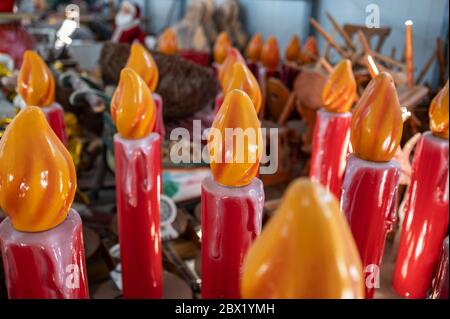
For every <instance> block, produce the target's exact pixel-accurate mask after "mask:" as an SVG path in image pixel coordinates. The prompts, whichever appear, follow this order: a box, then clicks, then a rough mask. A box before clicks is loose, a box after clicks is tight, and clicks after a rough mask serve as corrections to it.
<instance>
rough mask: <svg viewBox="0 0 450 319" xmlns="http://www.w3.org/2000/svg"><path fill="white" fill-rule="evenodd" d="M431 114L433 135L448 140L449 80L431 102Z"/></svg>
mask: <svg viewBox="0 0 450 319" xmlns="http://www.w3.org/2000/svg"><path fill="white" fill-rule="evenodd" d="M429 115H430V129H431V132H432V133H433V135H434V136H438V137H442V138H445V139H447V140H448V116H449V115H448V80H447V83H446V84H445V86H444V87H443V88H442V90H441V91H439V93H438V94H437V95H436V96H435V97H434V99H433V101H432V102H431V106H430V109H429Z"/></svg>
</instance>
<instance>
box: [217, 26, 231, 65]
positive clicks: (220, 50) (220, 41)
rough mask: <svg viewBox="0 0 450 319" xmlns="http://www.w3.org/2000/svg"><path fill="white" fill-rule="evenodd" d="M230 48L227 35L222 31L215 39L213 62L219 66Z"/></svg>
mask: <svg viewBox="0 0 450 319" xmlns="http://www.w3.org/2000/svg"><path fill="white" fill-rule="evenodd" d="M230 48H231V41H230V38H229V37H228V34H227V33H226V32H225V31H222V32H221V33H220V34H219V35H218V36H217V38H216V42H215V43H214V49H213V55H214V61H215V62H216V63H218V64H221V63H222V62H223V61H224V60H225V58H226V56H227V52H228V49H230Z"/></svg>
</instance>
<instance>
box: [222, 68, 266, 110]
mask: <svg viewBox="0 0 450 319" xmlns="http://www.w3.org/2000/svg"><path fill="white" fill-rule="evenodd" d="M234 89H239V90H242V91H244V92H245V93H247V94H248V96H249V97H250V99H251V100H252V102H253V106H254V107H255V110H256V113H259V111H260V109H261V104H262V97H261V89H260V88H259V84H258V81H257V80H256V78H255V76H254V75H253V73H252V72H251V71H250V70H249V68H247V66H246V65H245V64H244V63H239V62H238V63H235V64H234V65H233V73H232V76H231V79H230V81H229V83H228V87H227V88H226V90H225V91H224V93H225V94H227V93H228V92H231V91H232V90H234Z"/></svg>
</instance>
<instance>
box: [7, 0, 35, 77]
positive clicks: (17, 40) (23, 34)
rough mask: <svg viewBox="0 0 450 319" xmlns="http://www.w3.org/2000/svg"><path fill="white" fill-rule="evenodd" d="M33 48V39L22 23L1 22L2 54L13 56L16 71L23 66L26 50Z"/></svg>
mask: <svg viewBox="0 0 450 319" xmlns="http://www.w3.org/2000/svg"><path fill="white" fill-rule="evenodd" d="M2 5H3V3H2ZM0 11H1V10H0ZM12 44H13V45H12ZM33 47H34V39H33V37H32V36H31V35H30V34H29V33H28V32H27V31H26V30H25V29H24V28H23V27H22V26H21V25H20V22H10V23H1V22H0V52H1V53H6V54H8V55H9V56H11V58H12V59H13V60H14V66H15V69H18V68H20V66H21V65H22V56H23V53H24V52H25V51H26V50H32V49H33Z"/></svg>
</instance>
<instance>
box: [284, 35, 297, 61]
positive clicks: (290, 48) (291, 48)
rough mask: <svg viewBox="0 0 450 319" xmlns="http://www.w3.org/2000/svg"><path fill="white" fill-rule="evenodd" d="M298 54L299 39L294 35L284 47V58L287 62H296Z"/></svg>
mask: <svg viewBox="0 0 450 319" xmlns="http://www.w3.org/2000/svg"><path fill="white" fill-rule="evenodd" d="M300 54H301V51H300V39H299V38H298V36H296V35H294V36H293V37H292V38H291V40H290V41H289V43H288V45H287V47H286V51H285V53H284V56H285V59H286V60H287V61H298V59H299V58H300Z"/></svg>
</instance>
